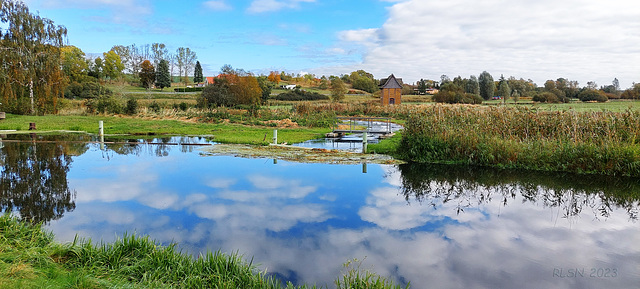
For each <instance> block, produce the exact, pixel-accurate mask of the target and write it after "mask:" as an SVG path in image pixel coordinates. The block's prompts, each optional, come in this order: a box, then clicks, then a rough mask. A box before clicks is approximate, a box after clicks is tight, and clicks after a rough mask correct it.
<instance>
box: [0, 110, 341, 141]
mask: <svg viewBox="0 0 640 289" xmlns="http://www.w3.org/2000/svg"><path fill="white" fill-rule="evenodd" d="M99 121H103V122H104V131H105V134H107V135H117V134H131V135H208V136H213V140H214V141H217V142H221V143H242V144H267V143H269V142H270V140H271V137H272V136H273V130H274V128H272V127H266V126H246V125H240V124H227V123H191V122H184V121H179V120H162V119H149V120H147V119H139V118H125V117H114V116H99V115H91V116H60V115H47V116H24V115H12V114H7V118H6V119H5V120H2V121H0V130H19V131H20V132H24V133H27V132H45V131H59V130H73V131H85V132H88V133H92V134H97V133H98V122H99ZM32 122H34V123H36V127H37V130H36V131H29V130H28V129H29V123H32ZM329 131H330V129H328V128H288V129H287V128H280V129H278V141H279V142H280V143H282V142H287V143H298V142H302V141H305V140H309V139H314V138H319V137H322V136H323V135H324V134H325V133H327V132H329ZM265 135H266V137H265Z"/></svg>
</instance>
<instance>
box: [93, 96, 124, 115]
mask: <svg viewBox="0 0 640 289" xmlns="http://www.w3.org/2000/svg"><path fill="white" fill-rule="evenodd" d="M85 106H86V107H87V110H88V111H89V113H96V112H97V113H115V114H118V113H122V111H123V105H122V104H121V103H120V101H119V100H118V99H116V98H115V97H112V96H101V97H97V98H92V99H87V100H85Z"/></svg>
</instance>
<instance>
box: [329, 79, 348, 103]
mask: <svg viewBox="0 0 640 289" xmlns="http://www.w3.org/2000/svg"><path fill="white" fill-rule="evenodd" d="M346 93H347V87H346V86H345V85H344V82H343V81H342V79H340V78H335V79H333V80H331V100H333V101H334V102H339V101H342V100H343V99H344V95H345V94H346Z"/></svg>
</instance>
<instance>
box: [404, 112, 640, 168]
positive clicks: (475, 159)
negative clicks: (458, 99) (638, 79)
mask: <svg viewBox="0 0 640 289" xmlns="http://www.w3.org/2000/svg"><path fill="white" fill-rule="evenodd" d="M397 151H398V153H399V154H400V155H401V156H402V157H403V158H404V159H407V160H413V161H418V162H432V163H461V164H472V165H481V166H498V167H506V168H525V169H534V170H547V171H568V172H577V173H597V174H606V175H625V176H640V111H638V110H627V111H623V112H611V111H599V112H576V111H540V110H537V109H531V108H524V107H516V108H513V107H478V106H443V105H434V106H430V107H425V109H424V110H422V111H421V112H419V113H416V114H414V115H412V116H411V117H410V118H409V120H408V121H407V123H406V126H405V131H404V134H403V138H402V141H401V142H400V145H399V147H398V150H397Z"/></svg>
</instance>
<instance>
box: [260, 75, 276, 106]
mask: <svg viewBox="0 0 640 289" xmlns="http://www.w3.org/2000/svg"><path fill="white" fill-rule="evenodd" d="M258 85H260V90H262V103H266V102H267V100H268V99H269V96H271V90H272V89H273V88H274V87H275V86H276V84H275V83H273V82H271V81H269V77H267V76H260V77H258Z"/></svg>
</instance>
